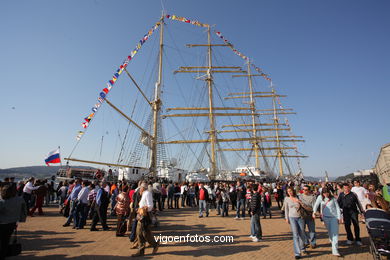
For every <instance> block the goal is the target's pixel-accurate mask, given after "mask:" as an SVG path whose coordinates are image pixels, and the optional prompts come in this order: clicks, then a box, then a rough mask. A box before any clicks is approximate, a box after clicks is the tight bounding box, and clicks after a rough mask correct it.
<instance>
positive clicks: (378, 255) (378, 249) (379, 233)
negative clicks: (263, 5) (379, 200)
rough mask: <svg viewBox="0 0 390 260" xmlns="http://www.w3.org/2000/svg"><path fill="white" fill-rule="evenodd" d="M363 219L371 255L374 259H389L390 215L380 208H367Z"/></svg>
mask: <svg viewBox="0 0 390 260" xmlns="http://www.w3.org/2000/svg"><path fill="white" fill-rule="evenodd" d="M365 219H366V227H367V232H368V234H369V239H370V252H371V254H372V256H373V257H374V259H375V260H377V259H378V260H379V259H390V258H389V257H390V247H389V240H390V215H389V214H388V213H387V212H385V211H383V210H381V209H368V210H367V211H366V213H365Z"/></svg>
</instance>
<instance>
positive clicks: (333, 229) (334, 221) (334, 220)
mask: <svg viewBox="0 0 390 260" xmlns="http://www.w3.org/2000/svg"><path fill="white" fill-rule="evenodd" d="M318 208H320V212H321V216H322V219H323V220H324V223H325V226H326V229H327V230H328V235H329V240H330V241H331V242H332V254H333V255H334V256H337V257H342V256H341V255H340V253H339V251H338V242H339V223H341V222H342V221H341V212H340V207H339V204H338V203H337V200H336V199H335V198H334V197H333V195H332V193H331V192H330V190H329V189H328V188H326V187H325V188H322V190H321V195H320V196H318V198H317V200H316V203H315V204H314V207H313V219H314V218H315V217H316V216H315V212H316V211H317V210H318Z"/></svg>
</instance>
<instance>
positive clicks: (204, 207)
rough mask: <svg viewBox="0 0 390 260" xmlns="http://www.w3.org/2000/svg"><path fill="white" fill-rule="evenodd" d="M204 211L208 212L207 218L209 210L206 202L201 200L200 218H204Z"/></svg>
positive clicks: (207, 213)
mask: <svg viewBox="0 0 390 260" xmlns="http://www.w3.org/2000/svg"><path fill="white" fill-rule="evenodd" d="M203 211H206V216H208V215H209V209H208V207H207V202H206V201H205V200H199V216H201V217H203Z"/></svg>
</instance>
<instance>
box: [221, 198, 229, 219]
mask: <svg viewBox="0 0 390 260" xmlns="http://www.w3.org/2000/svg"><path fill="white" fill-rule="evenodd" d="M228 208H229V204H228V202H222V217H225V216H226V217H227V216H228V211H229V210H228Z"/></svg>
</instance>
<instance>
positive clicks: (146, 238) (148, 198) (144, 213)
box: [132, 182, 158, 257]
mask: <svg viewBox="0 0 390 260" xmlns="http://www.w3.org/2000/svg"><path fill="white" fill-rule="evenodd" d="M139 192H140V195H141V200H140V202H139V209H138V214H137V220H138V223H137V232H136V233H137V239H138V243H139V244H138V252H137V253H136V254H133V255H132V256H133V257H135V256H143V255H144V254H145V243H146V242H148V243H149V244H150V245H152V246H153V254H155V253H157V250H158V243H157V242H156V241H155V240H154V237H153V235H152V232H151V230H150V224H151V219H150V212H151V211H152V209H153V195H152V193H151V192H150V191H148V185H147V184H146V183H145V182H143V183H141V186H140V190H139Z"/></svg>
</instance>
